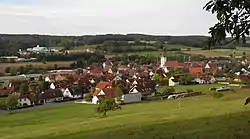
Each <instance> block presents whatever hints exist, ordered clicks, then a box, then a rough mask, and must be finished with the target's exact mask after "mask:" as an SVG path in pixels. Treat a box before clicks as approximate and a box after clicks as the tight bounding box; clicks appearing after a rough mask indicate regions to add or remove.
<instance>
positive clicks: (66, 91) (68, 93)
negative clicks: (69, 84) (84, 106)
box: [62, 88, 82, 99]
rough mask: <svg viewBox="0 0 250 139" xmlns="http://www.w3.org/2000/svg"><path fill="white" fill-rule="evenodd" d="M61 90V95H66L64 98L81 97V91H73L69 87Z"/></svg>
mask: <svg viewBox="0 0 250 139" xmlns="http://www.w3.org/2000/svg"><path fill="white" fill-rule="evenodd" d="M62 92H63V97H66V98H76V99H78V98H81V97H82V94H81V93H77V92H74V90H72V89H69V88H66V89H62Z"/></svg>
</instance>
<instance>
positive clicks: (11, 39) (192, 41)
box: [0, 34, 208, 52]
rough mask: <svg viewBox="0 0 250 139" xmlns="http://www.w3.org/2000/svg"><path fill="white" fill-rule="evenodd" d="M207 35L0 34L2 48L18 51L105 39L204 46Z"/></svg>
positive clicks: (74, 44)
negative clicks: (37, 46)
mask: <svg viewBox="0 0 250 139" xmlns="http://www.w3.org/2000/svg"><path fill="white" fill-rule="evenodd" d="M207 38H208V37H206V36H153V35H143V34H127V35H120V34H107V35H86V36H49V35H7V34H0V50H1V52H4V51H8V52H11V51H17V50H18V49H26V48H29V47H34V46H36V45H40V46H46V47H72V46H82V45H92V44H102V43H103V42H105V41H138V40H140V41H141V40H143V41H164V42H168V43H170V44H183V45H187V46H192V47H204V46H205V45H206V40H207Z"/></svg>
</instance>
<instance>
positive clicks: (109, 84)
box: [96, 82, 111, 90]
mask: <svg viewBox="0 0 250 139" xmlns="http://www.w3.org/2000/svg"><path fill="white" fill-rule="evenodd" d="M109 86H111V83H110V82H99V83H98V84H97V85H96V88H98V89H101V90H102V89H104V88H107V87H109Z"/></svg>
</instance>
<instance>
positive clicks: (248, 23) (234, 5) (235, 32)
mask: <svg viewBox="0 0 250 139" xmlns="http://www.w3.org/2000/svg"><path fill="white" fill-rule="evenodd" d="M204 9H205V10H206V11H209V12H211V13H212V14H215V15H216V17H217V19H218V22H217V23H216V24H215V25H214V26H213V27H211V28H210V29H209V33H210V34H211V38H210V39H209V49H210V47H211V46H214V45H216V44H222V43H223V44H228V43H231V42H234V41H237V42H240V41H242V42H243V43H245V42H246V36H249V29H250V1H249V0H210V1H209V2H208V3H207V4H206V5H205V6H204ZM227 34H230V35H231V37H232V39H231V40H229V41H225V39H226V37H227ZM222 41H224V42H222Z"/></svg>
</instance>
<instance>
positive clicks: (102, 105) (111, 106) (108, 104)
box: [96, 99, 121, 117]
mask: <svg viewBox="0 0 250 139" xmlns="http://www.w3.org/2000/svg"><path fill="white" fill-rule="evenodd" d="M118 109H121V107H120V106H119V105H118V104H117V103H116V102H115V100H114V99H101V100H100V101H99V103H98V107H97V109H96V110H97V112H98V113H101V114H102V115H103V117H107V112H108V111H115V110H118Z"/></svg>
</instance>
